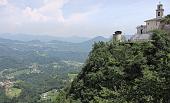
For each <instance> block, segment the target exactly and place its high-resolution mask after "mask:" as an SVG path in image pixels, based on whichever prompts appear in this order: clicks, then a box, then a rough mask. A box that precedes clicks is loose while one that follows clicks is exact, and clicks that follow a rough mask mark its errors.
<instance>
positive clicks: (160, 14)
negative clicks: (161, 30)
mask: <svg viewBox="0 0 170 103" xmlns="http://www.w3.org/2000/svg"><path fill="white" fill-rule="evenodd" d="M163 16H164V9H163V5H162V4H161V2H159V4H158V5H157V10H156V18H158V19H159V18H162V17H163Z"/></svg>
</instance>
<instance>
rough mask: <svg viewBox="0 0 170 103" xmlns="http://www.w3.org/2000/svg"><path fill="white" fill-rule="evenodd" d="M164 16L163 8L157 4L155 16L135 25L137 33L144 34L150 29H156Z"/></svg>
mask: <svg viewBox="0 0 170 103" xmlns="http://www.w3.org/2000/svg"><path fill="white" fill-rule="evenodd" d="M163 16H164V9H163V5H162V4H158V5H157V9H156V18H153V19H149V20H146V21H145V23H146V25H140V26H138V27H137V34H146V33H149V32H150V31H152V30H155V29H158V28H159V26H160V21H161V19H162V18H163Z"/></svg>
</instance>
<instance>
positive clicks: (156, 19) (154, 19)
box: [145, 18, 162, 22]
mask: <svg viewBox="0 0 170 103" xmlns="http://www.w3.org/2000/svg"><path fill="white" fill-rule="evenodd" d="M161 19H162V18H153V19H149V20H146V21H145V22H148V21H160V20H161Z"/></svg>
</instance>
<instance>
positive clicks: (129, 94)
mask: <svg viewBox="0 0 170 103" xmlns="http://www.w3.org/2000/svg"><path fill="white" fill-rule="evenodd" d="M152 40H153V41H150V42H142V43H141V42H140V43H139V42H135V43H117V42H114V41H110V42H99V43H96V44H94V46H93V50H92V51H91V53H90V54H89V58H88V60H87V61H86V65H85V66H84V68H83V69H82V71H81V73H80V74H79V75H78V77H77V78H76V79H75V80H74V81H73V83H72V85H71V88H70V90H69V96H70V97H71V98H72V99H74V100H79V101H81V103H169V102H170V34H169V33H167V32H165V31H162V30H156V31H154V32H153V36H152Z"/></svg>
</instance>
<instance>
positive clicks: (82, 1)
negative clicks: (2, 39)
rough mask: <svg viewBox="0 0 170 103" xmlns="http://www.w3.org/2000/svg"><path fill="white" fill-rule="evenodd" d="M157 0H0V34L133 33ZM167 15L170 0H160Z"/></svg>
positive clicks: (147, 16) (169, 9)
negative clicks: (120, 31) (117, 31)
mask: <svg viewBox="0 0 170 103" xmlns="http://www.w3.org/2000/svg"><path fill="white" fill-rule="evenodd" d="M159 1H160V0H0V33H26V34H35V35H53V36H73V35H74V36H82V37H87V36H90V37H92V36H97V35H103V36H110V35H111V34H112V33H113V32H114V31H116V30H122V31H123V32H124V33H125V34H127V35H128V34H134V33H135V32H136V26H138V25H140V24H144V22H143V21H144V20H146V19H151V18H154V17H155V9H156V5H157V4H158V3H159ZM161 2H162V3H163V4H164V8H165V14H170V0H162V1H161Z"/></svg>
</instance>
